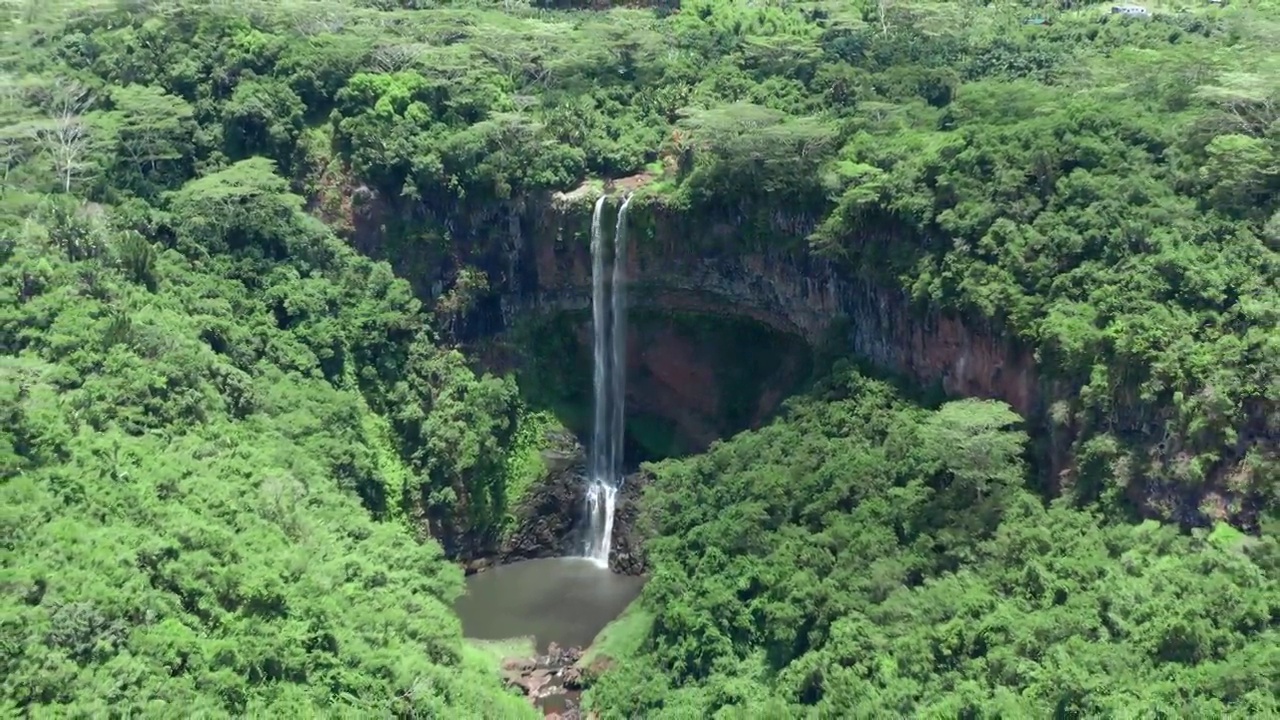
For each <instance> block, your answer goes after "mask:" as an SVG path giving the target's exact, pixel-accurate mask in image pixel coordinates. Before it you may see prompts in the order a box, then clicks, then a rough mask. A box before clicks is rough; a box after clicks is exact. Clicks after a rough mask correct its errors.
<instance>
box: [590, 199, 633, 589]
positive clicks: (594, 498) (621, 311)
mask: <svg viewBox="0 0 1280 720" xmlns="http://www.w3.org/2000/svg"><path fill="white" fill-rule="evenodd" d="M630 204H631V196H630V195H628V196H627V197H626V198H625V199H624V200H623V201H622V206H621V207H619V208H618V221H617V224H616V226H615V227H614V233H613V252H612V256H611V260H612V265H613V268H612V272H611V273H606V271H605V260H606V255H607V254H608V252H607V249H606V247H605V233H604V207H605V197H604V196H601V197H600V198H599V199H597V200H596V204H595V208H594V209H593V210H592V213H591V350H592V366H593V372H592V381H593V382H592V397H593V407H592V410H593V412H592V422H591V444H590V446H589V447H588V456H587V493H586V498H587V534H586V541H585V543H584V547H583V552H582V554H583V557H586V558H589V559H591V560H592V561H593V562H595V563H596V564H597V565H599V566H600V567H602V568H607V567H609V550H610V547H611V545H612V542H613V518H614V512H615V511H616V509H617V499H618V488H619V487H620V486H621V485H622V477H623V475H622V448H623V437H624V432H625V426H624V423H625V417H626V402H625V401H626V369H627V368H626V361H627V290H626V288H627V283H626V256H627V244H626V243H627V208H628V206H629V205H630Z"/></svg>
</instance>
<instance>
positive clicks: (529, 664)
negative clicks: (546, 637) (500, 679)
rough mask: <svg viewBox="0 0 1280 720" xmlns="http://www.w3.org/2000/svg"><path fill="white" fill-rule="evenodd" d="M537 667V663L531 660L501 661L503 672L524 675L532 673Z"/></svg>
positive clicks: (508, 659)
mask: <svg viewBox="0 0 1280 720" xmlns="http://www.w3.org/2000/svg"><path fill="white" fill-rule="evenodd" d="M537 666H538V662H537V661H536V660H534V659H533V658H506V659H504V660H503V661H502V671H503V672H517V673H524V672H529V671H532V670H533V669H534V668H536V667H537Z"/></svg>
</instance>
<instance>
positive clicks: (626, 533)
mask: <svg viewBox="0 0 1280 720" xmlns="http://www.w3.org/2000/svg"><path fill="white" fill-rule="evenodd" d="M650 481H652V476H650V475H649V473H647V472H645V471H641V472H637V473H632V474H631V475H628V476H627V478H626V480H625V481H624V482H623V484H622V491H621V492H620V493H619V497H618V506H617V510H616V512H615V515H614V520H613V546H612V547H611V548H610V550H609V569H610V570H613V571H614V572H616V573H621V574H623V575H643V574H644V573H645V572H646V571H647V570H648V559H647V556H646V555H645V551H644V543H645V540H646V539H647V538H648V537H649V535H650V534H651V533H650V532H649V531H648V529H647V528H646V527H643V526H642V522H641V520H642V518H641V512H640V510H641V501H642V499H643V496H644V488H645V486H647V485H648V484H649V482H650Z"/></svg>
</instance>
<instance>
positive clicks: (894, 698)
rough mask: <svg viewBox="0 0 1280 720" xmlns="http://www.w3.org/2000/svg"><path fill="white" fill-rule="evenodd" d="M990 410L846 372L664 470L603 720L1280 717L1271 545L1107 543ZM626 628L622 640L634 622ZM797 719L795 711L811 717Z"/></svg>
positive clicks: (1124, 538)
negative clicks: (915, 399) (919, 399)
mask: <svg viewBox="0 0 1280 720" xmlns="http://www.w3.org/2000/svg"><path fill="white" fill-rule="evenodd" d="M1017 421H1018V417H1017V415H1015V414H1014V413H1012V412H1011V411H1010V410H1009V409H1008V408H1007V407H1005V406H1003V405H1002V404H999V403H994V402H989V401H974V400H965V401H959V402H952V403H948V404H945V405H943V406H942V407H940V408H939V409H937V410H923V409H921V408H918V407H915V406H912V405H909V404H907V403H904V402H902V401H901V400H900V399H898V398H897V397H896V396H895V394H894V393H893V391H891V390H890V389H889V388H888V387H887V386H886V385H885V384H884V383H883V382H877V381H872V380H868V379H866V378H865V377H863V376H861V375H859V374H858V373H857V372H854V371H852V370H849V369H847V368H837V370H836V371H835V372H834V373H833V374H832V376H831V377H830V378H828V379H827V380H825V381H824V382H823V383H822V384H821V385H820V386H819V387H818V388H816V389H815V391H814V392H813V393H812V394H811V395H810V396H809V397H806V398H803V399H798V400H796V401H793V402H792V404H791V406H790V407H789V409H788V411H787V412H786V414H785V415H784V417H782V418H781V419H780V420H778V421H776V422H775V423H773V424H772V425H770V426H769V427H767V428H764V429H762V430H760V431H756V432H749V433H743V434H741V435H739V436H737V437H735V438H734V439H733V440H731V441H729V442H726V443H723V444H719V445H717V446H716V447H714V448H712V449H711V450H710V451H709V452H708V453H707V454H705V455H703V456H700V457H695V458H691V459H687V460H672V461H667V462H665V463H663V464H662V465H659V466H657V467H656V468H655V474H656V477H655V480H654V484H653V485H652V486H651V487H650V488H649V489H648V490H647V493H648V497H649V498H650V500H651V503H652V504H651V505H650V506H649V508H648V510H649V512H650V513H651V515H652V517H653V519H654V520H655V522H656V523H657V531H658V533H659V535H660V538H659V539H657V540H654V541H652V542H651V543H650V546H649V552H650V560H651V562H652V563H653V565H654V567H655V570H654V572H653V577H652V579H651V580H650V581H649V583H648V585H647V586H646V587H645V590H644V596H643V600H642V607H643V612H639V613H635V618H636V619H637V620H638V621H639V622H641V623H642V624H647V628H642V629H641V630H639V631H637V630H636V629H635V628H630V629H625V630H626V631H627V632H629V633H630V634H632V635H635V634H637V633H638V632H640V633H643V637H644V639H643V640H642V641H640V642H638V643H636V644H637V645H638V650H639V652H638V653H636V654H634V655H630V656H625V657H624V658H622V662H621V663H620V664H619V665H617V666H616V667H615V669H614V670H613V671H612V672H609V673H606V674H605V675H604V676H603V678H602V679H601V681H600V682H599V683H598V684H597V685H596V686H595V687H594V688H593V689H592V691H591V693H592V700H593V703H594V705H595V706H596V707H597V708H599V709H602V710H603V711H604V717H607V718H630V717H653V716H660V717H680V718H685V717H687V718H704V717H725V718H730V717H732V718H737V717H743V718H757V717H761V718H762V717H798V716H805V714H806V713H805V711H806V710H808V711H812V712H816V713H817V715H810V716H811V717H823V718H846V717H847V718H862V717H938V718H944V717H945V718H955V717H969V718H977V717H1007V718H1024V717H1180V718H1206V719H1208V718H1223V717H1238V718H1257V717H1273V716H1275V715H1276V714H1278V713H1280V682H1278V681H1277V678H1280V543H1278V542H1277V539H1276V538H1275V537H1274V536H1268V537H1265V538H1263V539H1258V538H1251V537H1248V536H1246V535H1243V534H1241V533H1240V532H1238V531H1236V530H1234V529H1232V528H1230V527H1229V526H1225V525H1222V526H1218V527H1217V528H1215V529H1213V531H1212V532H1207V531H1197V533H1195V534H1193V535H1192V536H1190V537H1188V536H1186V535H1180V534H1179V533H1178V531H1177V529H1176V528H1172V527H1168V526H1165V527H1162V526H1160V525H1159V524H1157V523H1156V522H1154V521H1147V522H1146V523H1143V524H1140V525H1128V524H1116V525H1104V524H1102V522H1101V518H1100V517H1098V516H1097V515H1096V514H1095V513H1092V512H1083V511H1080V510H1077V509H1073V508H1071V507H1070V506H1069V505H1068V503H1067V502H1066V501H1065V500H1058V501H1056V502H1054V503H1052V504H1050V505H1049V506H1048V507H1047V508H1046V507H1045V505H1044V504H1043V502H1042V501H1041V500H1040V499H1039V498H1037V497H1035V496H1033V495H1032V494H1030V493H1029V492H1027V491H1026V490H1025V489H1024V488H1023V481H1024V479H1025V468H1024V467H1023V463H1022V460H1021V459H1020V458H1021V456H1022V451H1023V444H1024V442H1025V440H1026V436H1025V434H1024V433H1023V432H1022V431H1020V430H1018V429H1017V427H1016V423H1017ZM624 622H625V619H624ZM805 706H807V707H805Z"/></svg>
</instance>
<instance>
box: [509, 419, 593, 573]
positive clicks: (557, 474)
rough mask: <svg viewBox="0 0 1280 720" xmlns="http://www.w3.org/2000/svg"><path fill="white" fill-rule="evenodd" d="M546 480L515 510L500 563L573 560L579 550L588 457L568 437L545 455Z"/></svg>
mask: <svg viewBox="0 0 1280 720" xmlns="http://www.w3.org/2000/svg"><path fill="white" fill-rule="evenodd" d="M542 457H543V461H544V462H546V464H547V475H546V479H545V480H544V481H543V482H541V483H537V484H535V485H534V486H533V487H532V488H530V490H529V493H528V495H527V496H526V497H525V498H524V501H523V502H522V503H521V504H520V507H519V508H518V509H517V510H516V513H515V515H516V522H517V526H516V530H515V531H514V532H513V533H511V535H510V537H508V538H507V539H506V541H505V542H503V544H502V547H501V549H500V550H499V552H498V553H497V555H498V558H499V559H500V560H501V561H502V562H515V561H517V560H531V559H533V558H543V557H559V556H564V555H573V554H575V553H576V552H578V551H579V548H580V547H581V546H582V532H583V529H584V528H585V527H586V525H587V518H586V494H585V493H586V481H585V477H586V451H585V449H584V448H583V447H582V445H581V443H579V442H578V441H577V439H576V438H574V437H573V436H572V435H570V434H569V433H567V432H563V431H560V432H558V433H557V437H555V438H553V443H552V449H549V450H547V451H544V452H543V455H542Z"/></svg>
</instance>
